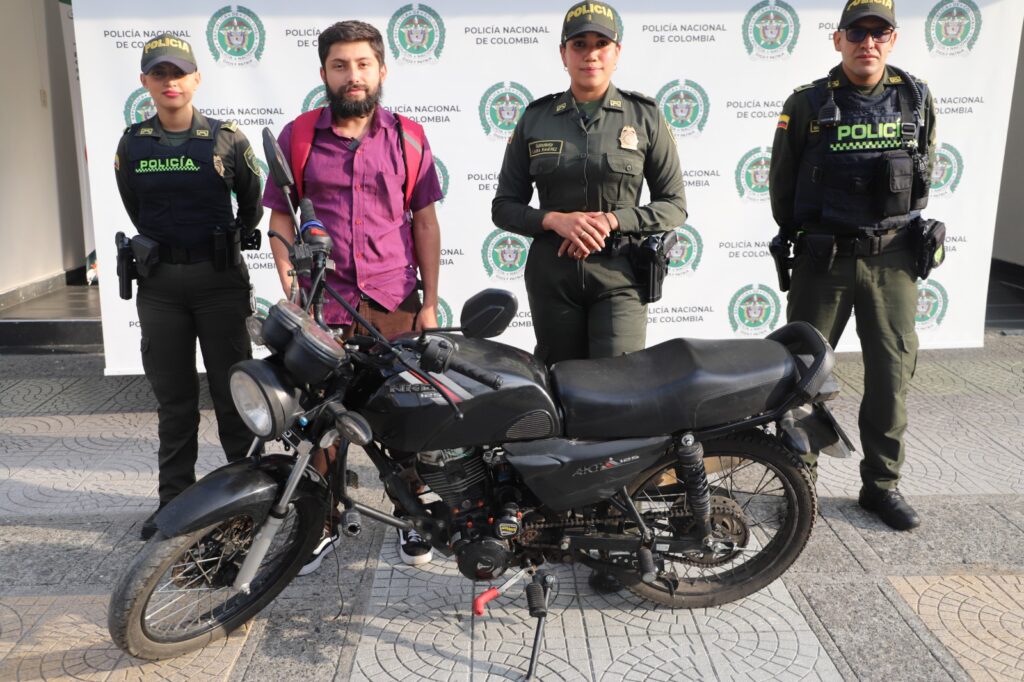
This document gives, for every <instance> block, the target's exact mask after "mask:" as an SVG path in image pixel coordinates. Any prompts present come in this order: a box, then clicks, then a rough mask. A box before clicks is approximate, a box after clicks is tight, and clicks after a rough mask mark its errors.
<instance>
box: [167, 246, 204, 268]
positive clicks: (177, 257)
mask: <svg viewBox="0 0 1024 682" xmlns="http://www.w3.org/2000/svg"><path fill="white" fill-rule="evenodd" d="M208 260H213V249H211V248H210V247H209V246H194V247H192V248H190V249H186V248H183V247H179V246H168V245H167V244H161V245H160V262H161V263H171V264H172V265H188V264H190V263H202V262H203V261H208Z"/></svg>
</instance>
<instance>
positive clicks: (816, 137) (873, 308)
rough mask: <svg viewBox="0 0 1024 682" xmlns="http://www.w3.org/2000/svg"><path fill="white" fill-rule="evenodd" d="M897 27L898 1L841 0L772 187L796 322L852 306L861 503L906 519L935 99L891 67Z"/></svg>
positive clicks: (835, 337) (789, 120)
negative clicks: (859, 381)
mask: <svg viewBox="0 0 1024 682" xmlns="http://www.w3.org/2000/svg"><path fill="white" fill-rule="evenodd" d="M896 38H897V33H896V16H895V8H894V2H893V0H845V7H844V9H843V12H842V16H841V17H840V20H839V30H838V31H836V32H835V34H834V35H833V41H834V43H835V49H836V51H837V52H839V53H840V54H841V55H842V63H841V64H839V65H838V66H836V67H835V68H833V69H832V70H831V71H830V72H829V74H828V76H827V77H825V78H822V79H820V80H817V81H814V82H813V83H811V84H810V85H804V86H802V87H800V88H797V89H796V91H795V92H794V93H793V94H792V95H791V96H790V97H789V99H788V100H787V101H786V104H785V106H784V107H783V110H782V115H781V116H780V118H779V123H778V127H777V129H776V131H775V142H774V146H773V147H772V162H771V178H770V191H771V201H772V213H773V215H774V217H775V220H776V222H777V223H778V224H779V227H780V234H779V237H777V238H776V242H775V246H776V247H778V246H779V244H780V242H790V241H791V242H795V244H796V259H795V261H794V262H793V273H792V282H791V290H790V292H789V307H788V311H787V314H788V317H789V320H790V321H792V320H804V321H807V322H810V323H811V324H813V325H814V326H815V327H817V328H818V329H819V330H820V331H821V333H822V334H823V335H824V336H825V337H826V338H827V339H828V341H829V343H831V344H832V345H833V346H834V345H835V344H836V343H837V342H838V341H839V337H840V336H841V335H842V333H843V329H844V327H845V326H846V323H847V322H848V321H849V319H850V314H851V312H852V311H853V310H854V309H856V323H857V335H858V336H859V337H860V342H861V348H862V349H863V355H864V399H863V401H862V402H861V407H860V419H859V424H860V436H861V445H862V449H863V451H864V459H863V461H862V462H861V466H860V471H861V480H862V482H863V486H862V488H861V492H860V497H859V503H860V506H861V507H863V508H864V509H867V510H869V511H872V512H874V513H875V514H877V515H878V516H879V517H880V518H881V519H882V521H884V522H885V523H886V524H888V525H889V526H891V527H892V528H895V529H897V530H909V529H911V528H914V527H916V526H918V525H919V524H920V519H919V517H918V515H917V513H916V512H915V511H914V510H913V508H911V506H910V505H909V504H908V503H907V502H906V500H905V499H903V497H902V495H901V494H900V492H899V490H897V487H896V486H897V484H898V482H899V475H900V466H901V465H902V464H903V459H904V444H903V433H904V431H905V430H906V426H907V410H906V396H907V388H908V385H909V383H910V379H911V377H913V375H914V367H915V364H916V362H917V348H918V340H917V334H916V333H915V331H914V314H915V309H916V305H917V285H916V283H915V281H916V274H915V273H916V271H915V248H914V247H915V238H914V233H915V231H914V230H913V229H911V224H912V223H914V221H915V219H916V218H917V217H918V216H919V214H920V210H921V209H922V208H924V206H925V205H926V204H927V201H928V186H929V177H930V169H931V161H932V159H931V156H932V154H933V153H934V143H935V110H934V106H933V103H932V98H931V95H930V94H929V93H928V89H927V87H926V86H925V84H924V83H923V82H921V81H919V80H917V79H915V78H912V77H911V76H909V75H908V74H906V73H905V72H903V71H901V70H900V69H897V68H895V67H893V66H888V65H887V60H888V57H889V53H890V52H891V51H892V49H893V47H894V46H895V45H896ZM782 279H784V277H783V272H782V271H781V270H780V280H782ZM808 464H809V465H810V466H812V467H813V466H814V465H815V461H814V459H813V458H811V459H810V460H809V461H808Z"/></svg>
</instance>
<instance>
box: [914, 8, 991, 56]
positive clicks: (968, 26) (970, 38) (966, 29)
mask: <svg viewBox="0 0 1024 682" xmlns="http://www.w3.org/2000/svg"><path fill="white" fill-rule="evenodd" d="M924 30H925V41H926V42H927V43H928V50H929V51H930V52H932V53H934V54H939V55H945V56H953V55H959V54H964V53H966V52H969V51H971V50H972V49H973V48H974V45H975V43H977V42H978V36H979V35H981V10H980V9H978V6H977V5H976V4H975V3H974V1H973V0H941V1H940V2H938V3H936V4H935V6H934V7H932V11H931V12H929V13H928V18H927V19H926V20H925V22H924Z"/></svg>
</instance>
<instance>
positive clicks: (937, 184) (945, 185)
mask: <svg viewBox="0 0 1024 682" xmlns="http://www.w3.org/2000/svg"><path fill="white" fill-rule="evenodd" d="M963 173H964V158H963V157H962V156H961V155H960V152H959V150H957V148H956V147H954V146H953V145H951V144H946V143H943V144H941V145H939V146H938V147H937V148H936V149H935V163H934V165H932V181H931V194H932V196H937V197H941V196H943V195H946V194H953V193H954V192H956V190H957V187H959V186H960V180H961V179H962V177H963Z"/></svg>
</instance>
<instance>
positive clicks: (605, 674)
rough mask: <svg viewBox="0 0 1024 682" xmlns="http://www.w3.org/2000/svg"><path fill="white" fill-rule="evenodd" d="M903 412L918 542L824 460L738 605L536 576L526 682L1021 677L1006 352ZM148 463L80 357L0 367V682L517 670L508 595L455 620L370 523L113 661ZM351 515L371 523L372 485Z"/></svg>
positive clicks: (932, 383)
mask: <svg viewBox="0 0 1024 682" xmlns="http://www.w3.org/2000/svg"><path fill="white" fill-rule="evenodd" d="M861 372H862V366H861V365H860V363H859V362H858V361H857V359H856V357H854V356H852V355H846V356H842V357H841V360H840V369H839V373H840V376H841V378H842V380H843V394H842V396H841V397H840V398H839V400H838V401H837V403H836V405H835V407H836V411H837V413H838V417H839V419H840V421H841V422H842V423H843V424H845V425H847V426H848V427H852V426H853V425H855V424H856V409H857V401H858V400H859V393H860V383H861V378H860V377H861ZM204 405H206V406H207V407H208V406H209V401H208V400H204ZM910 409H911V427H910V432H909V434H908V436H907V443H908V453H909V455H908V461H907V465H906V468H905V479H904V483H903V484H902V485H901V488H902V489H903V490H904V492H905V493H906V494H907V495H908V497H909V498H910V499H911V501H912V502H913V503H914V504H915V506H916V507H917V508H918V509H919V510H920V511H921V513H922V516H923V518H924V525H923V526H922V527H921V528H919V529H917V530H915V531H913V532H911V533H895V532H892V531H889V530H888V529H887V528H886V527H884V526H883V525H882V524H881V523H879V522H878V521H877V520H876V519H874V518H873V517H872V516H871V515H869V514H866V513H864V512H862V511H861V510H860V508H859V507H857V505H856V502H855V500H854V497H855V495H856V493H857V489H858V486H859V479H858V473H857V463H856V461H855V460H833V459H828V460H827V461H824V462H823V463H822V466H821V477H820V481H819V484H818V491H819V495H820V496H821V518H819V519H818V523H817V525H816V526H815V530H814V535H813V536H812V539H811V541H810V543H809V544H808V547H807V549H806V550H805V552H804V554H803V556H802V557H801V558H800V560H799V561H798V562H797V564H796V565H795V566H794V567H793V568H792V569H791V570H790V571H789V572H788V573H787V574H786V575H785V576H784V577H783V578H782V579H781V580H779V581H777V582H776V583H774V584H773V585H771V586H769V588H768V589H766V590H764V591H762V592H761V593H759V594H756V595H754V596H752V597H749V598H747V599H744V600H741V601H739V602H735V603H733V604H729V605H727V606H724V607H721V608H712V609H699V610H694V611H671V610H668V609H665V608H661V607H657V608H655V607H653V605H650V604H647V603H645V602H643V601H641V600H639V599H638V598H636V597H634V596H632V595H631V594H629V593H626V592H624V593H621V594H616V595H597V594H594V593H593V592H592V590H591V589H590V588H589V586H588V585H587V580H586V578H587V570H586V569H585V568H583V567H579V566H575V567H574V566H559V567H557V569H556V570H555V573H556V575H557V577H558V583H557V586H556V591H555V593H554V595H553V600H552V603H553V609H552V615H551V616H550V618H549V622H548V625H547V629H546V631H545V654H544V656H543V658H542V659H541V663H540V667H539V671H538V674H539V677H540V679H542V680H563V679H564V680H595V681H597V680H601V681H604V680H620V679H628V680H647V679H653V680H690V679H693V680H698V679H699V680H707V679H723V680H732V679H743V680H768V679H772V680H774V679H783V680H798V679H800V680H803V679H807V680H819V679H820V680H835V679H862V680H900V681H903V680H944V679H955V680H966V679H976V680H1024V550H1022V547H1024V337H1021V336H1009V337H1007V336H999V335H996V334H994V333H990V334H989V335H988V336H987V337H986V347H985V349H984V350H963V351H932V352H925V353H922V355H921V359H920V362H919V364H918V370H917V377H916V378H915V380H914V384H913V387H912V389H911V395H910ZM211 427H213V423H212V418H211V416H210V411H209V410H208V409H207V410H204V413H203V422H202V426H201V428H202V435H201V439H200V442H201V445H200V449H201V453H200V468H201V470H202V471H206V470H209V469H211V468H213V467H215V466H217V463H218V461H219V458H220V455H219V448H218V446H217V441H216V438H217V436H216V428H211ZM850 430H851V431H852V430H855V429H853V428H851V429H850ZM155 445H156V440H155V412H154V404H153V400H152V397H151V395H150V393H149V391H148V388H147V386H146V384H145V382H144V380H142V379H141V378H138V377H108V378H103V377H102V376H101V361H100V359H99V358H97V357H95V356H54V357H40V356H32V357H29V356H21V357H17V356H9V357H3V358H0V680H20V679H58V678H60V679H81V680H120V679H189V680H202V679H221V680H224V679H227V680H234V681H238V680H277V679H285V678H292V679H303V680H328V679H338V680H347V679H355V680H374V682H381V681H383V680H417V679H436V680H470V679H472V680H486V679H517V678H518V677H519V676H520V675H521V672H522V671H523V670H524V669H525V666H526V662H527V660H528V657H529V650H530V645H531V643H532V635H533V623H532V621H531V619H529V618H528V617H527V615H526V609H525V599H524V598H523V595H522V587H521V586H520V587H517V588H515V589H513V590H512V591H510V593H509V594H508V595H505V596H503V597H501V598H499V599H498V600H496V601H495V602H492V604H491V607H490V609H489V613H488V615H487V617H485V618H474V617H473V616H472V612H471V609H470V602H471V600H472V597H473V595H474V594H475V593H477V592H479V591H481V590H482V589H483V587H480V586H477V587H474V586H473V585H472V584H470V583H468V582H467V581H465V580H464V579H462V578H461V577H460V576H459V575H458V573H457V571H456V570H455V567H454V564H453V562H450V561H444V560H436V561H435V562H434V563H433V564H430V565H429V566H427V567H425V568H412V567H407V566H404V565H401V564H400V563H399V562H398V561H397V556H396V552H395V548H394V544H393V540H394V534H393V533H392V532H390V531H388V532H385V530H384V529H382V528H381V527H380V526H377V525H375V524H372V523H367V528H366V530H364V533H363V535H362V536H361V537H360V538H358V539H357V540H356V541H351V542H348V543H347V546H346V548H345V550H344V551H342V552H339V553H336V554H335V557H336V558H335V559H328V560H327V561H325V563H324V566H323V567H322V568H321V570H320V571H319V572H318V573H317V574H314V575H312V576H308V577H305V578H300V579H297V580H296V581H295V582H294V583H293V584H292V585H291V586H289V587H288V589H287V590H286V591H285V592H284V594H283V595H282V596H281V597H279V598H278V599H277V600H276V601H275V602H274V603H273V604H272V605H271V606H270V607H268V609H267V610H266V611H265V612H264V613H263V614H261V615H260V616H258V617H257V618H256V619H255V620H254V621H253V622H252V623H251V624H250V625H249V627H248V628H246V629H243V630H240V631H238V632H236V633H235V634H234V635H233V636H232V637H230V638H229V639H227V640H224V641H222V642H219V643H217V644H216V645H213V646H211V647H208V648H207V649H205V650H203V651H201V652H196V653H195V654H192V655H190V656H184V657H181V658H178V659H174V660H170V661H164V662H160V663H144V662H142V661H137V660H134V659H131V658H129V657H126V656H124V655H123V654H121V653H120V652H119V651H118V650H117V649H116V648H114V647H113V645H112V644H111V643H110V642H109V639H108V637H107V634H106V626H105V621H106V614H105V612H106V603H107V596H108V594H109V591H110V588H111V586H112V584H113V582H114V581H115V580H116V577H117V574H118V571H119V570H120V569H121V568H122V567H123V566H124V565H125V564H126V562H127V561H128V560H129V559H130V557H131V556H132V555H133V554H134V553H135V552H136V551H137V550H138V548H139V546H140V543H139V542H138V540H137V539H136V538H137V526H138V524H139V522H140V521H141V519H142V518H144V517H145V515H146V514H147V513H148V512H149V511H150V509H151V507H152V506H153V496H154V489H155V484H156V481H155V456H154V454H153V452H154V449H155ZM357 461H360V460H357ZM366 467H367V463H366V462H365V461H361V465H360V469H361V473H362V474H363V475H362V476H361V478H362V480H363V481H367V482H369V481H374V480H375V476H374V475H373V474H372V472H370V471H369V469H367V468H366ZM359 494H360V496H361V499H362V501H364V502H367V503H377V502H380V498H381V496H380V494H379V491H378V490H377V488H376V487H374V486H373V485H366V486H365V487H364V488H363V489H362V490H361V491H359Z"/></svg>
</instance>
